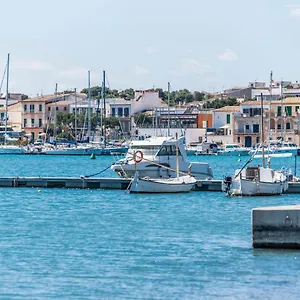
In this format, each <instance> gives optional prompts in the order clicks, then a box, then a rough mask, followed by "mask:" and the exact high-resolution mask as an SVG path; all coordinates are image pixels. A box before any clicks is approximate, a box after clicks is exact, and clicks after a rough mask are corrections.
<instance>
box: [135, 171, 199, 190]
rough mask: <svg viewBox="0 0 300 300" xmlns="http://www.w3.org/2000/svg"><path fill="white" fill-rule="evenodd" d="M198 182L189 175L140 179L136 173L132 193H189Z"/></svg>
mask: <svg viewBox="0 0 300 300" xmlns="http://www.w3.org/2000/svg"><path fill="white" fill-rule="evenodd" d="M196 182H197V180H196V179H195V178H194V177H192V176H189V175H186V176H179V177H176V178H150V177H143V178H139V175H138V172H136V173H135V175H134V177H133V180H132V181H131V183H130V188H129V191H130V193H187V192H190V191H191V190H192V188H193V187H194V185H195V184H196Z"/></svg>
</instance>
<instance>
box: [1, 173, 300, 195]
mask: <svg viewBox="0 0 300 300" xmlns="http://www.w3.org/2000/svg"><path fill="white" fill-rule="evenodd" d="M129 183H130V179H127V178H104V177H98V178H95V177H92V178H89V177H0V187H37V188H76V189H117V190H126V189H127V187H128V184H129ZM194 190H195V191H199V192H200V191H202V192H204V191H210V192H222V180H198V181H197V183H196V185H195V188H194ZM287 193H288V194H291V193H300V182H290V183H289V188H288V191H287Z"/></svg>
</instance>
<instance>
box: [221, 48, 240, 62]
mask: <svg viewBox="0 0 300 300" xmlns="http://www.w3.org/2000/svg"><path fill="white" fill-rule="evenodd" d="M238 59H239V57H238V55H237V54H236V53H235V52H233V51H232V50H230V49H226V50H224V52H222V53H220V54H219V55H218V60H223V61H234V60H238Z"/></svg>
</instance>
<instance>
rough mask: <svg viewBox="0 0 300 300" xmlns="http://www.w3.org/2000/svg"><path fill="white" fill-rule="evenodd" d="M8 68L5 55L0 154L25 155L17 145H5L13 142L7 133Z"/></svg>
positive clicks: (8, 58)
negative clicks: (3, 123)
mask: <svg viewBox="0 0 300 300" xmlns="http://www.w3.org/2000/svg"><path fill="white" fill-rule="evenodd" d="M9 67H10V54H9V53H8V55H7V64H6V95H5V132H4V135H3V137H4V145H1V146H0V154H25V148H24V147H21V146H17V145H7V142H15V140H12V138H10V137H9V135H8V131H7V120H8V97H9V89H8V86H9Z"/></svg>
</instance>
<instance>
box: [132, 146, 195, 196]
mask: <svg viewBox="0 0 300 300" xmlns="http://www.w3.org/2000/svg"><path fill="white" fill-rule="evenodd" d="M138 153H139V152H138V151H137V152H136V153H134V157H133V159H134V160H135V161H136V162H138V161H140V159H141V158H142V157H139V156H138ZM161 167H165V166H163V165H161ZM165 168H166V167H165ZM180 173H183V172H180V171H179V155H178V145H177V144H176V175H177V176H176V177H175V178H150V177H148V176H146V177H143V178H139V172H138V171H136V172H135V174H134V177H133V179H132V181H131V183H130V186H129V191H130V193H187V192H190V191H191V190H192V189H193V187H194V186H195V184H196V182H197V180H196V179H195V177H193V176H190V175H187V174H185V173H183V174H184V176H179V174H180Z"/></svg>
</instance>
